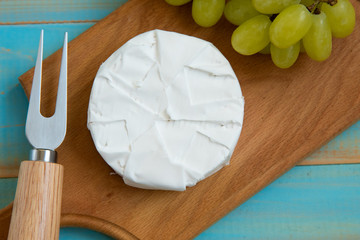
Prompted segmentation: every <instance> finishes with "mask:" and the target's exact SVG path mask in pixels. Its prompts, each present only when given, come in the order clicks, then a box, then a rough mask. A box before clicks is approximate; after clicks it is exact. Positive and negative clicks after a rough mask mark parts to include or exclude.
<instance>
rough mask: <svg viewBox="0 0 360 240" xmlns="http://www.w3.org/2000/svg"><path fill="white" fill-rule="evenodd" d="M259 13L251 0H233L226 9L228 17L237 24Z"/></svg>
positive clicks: (225, 13)
mask: <svg viewBox="0 0 360 240" xmlns="http://www.w3.org/2000/svg"><path fill="white" fill-rule="evenodd" d="M259 14H260V13H259V12H258V11H256V10H255V8H254V7H253V5H252V3H251V0H231V1H229V2H228V3H227V4H226V5H225V9H224V15H225V17H226V19H227V20H228V21H229V22H231V23H232V24H235V25H240V24H242V23H243V22H245V21H246V20H248V19H250V18H252V17H255V16H257V15H259Z"/></svg>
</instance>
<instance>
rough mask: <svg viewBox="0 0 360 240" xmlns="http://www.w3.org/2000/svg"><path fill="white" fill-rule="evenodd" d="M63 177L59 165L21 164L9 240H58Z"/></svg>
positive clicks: (36, 162)
mask: <svg viewBox="0 0 360 240" xmlns="http://www.w3.org/2000/svg"><path fill="white" fill-rule="evenodd" d="M63 175H64V168H63V166H61V165H60V164H56V163H46V162H40V161H23V162H22V163H21V165H20V170H19V179H18V184H17V188H16V194H15V200H14V205H13V210H12V215H11V222H10V229H9V236H8V240H56V239H59V230H60V215H61V199H62V187H63Z"/></svg>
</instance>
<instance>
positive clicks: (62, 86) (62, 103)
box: [54, 32, 68, 143]
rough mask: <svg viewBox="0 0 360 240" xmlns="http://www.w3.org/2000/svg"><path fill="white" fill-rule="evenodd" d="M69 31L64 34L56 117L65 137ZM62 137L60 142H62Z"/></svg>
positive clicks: (57, 125)
mask: <svg viewBox="0 0 360 240" xmlns="http://www.w3.org/2000/svg"><path fill="white" fill-rule="evenodd" d="M67 45H68V33H67V32H66V33H65V36H64V45H63V52H62V58H61V66H60V76H59V83H58V92H57V97H56V107H55V113H54V118H56V122H57V124H56V127H57V128H59V130H60V129H61V130H60V131H59V133H61V135H62V136H59V138H62V139H64V137H65V134H66V119H67V48H68V46H67ZM62 139H61V141H60V143H61V142H62Z"/></svg>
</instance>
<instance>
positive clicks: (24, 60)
mask: <svg viewBox="0 0 360 240" xmlns="http://www.w3.org/2000/svg"><path fill="white" fill-rule="evenodd" d="M121 3H122V0H121V1H115V0H109V1H105V2H101V3H99V0H94V1H90V0H84V1H83V2H82V3H81V4H79V2H73V1H62V3H61V4H59V3H57V2H55V1H53V0H49V1H43V3H42V7H40V8H39V7H38V6H39V5H38V2H37V1H22V0H18V1H7V2H0V6H1V7H0V21H2V20H1V18H6V21H8V23H11V24H15V23H16V24H17V23H21V21H25V20H26V21H27V23H30V22H36V23H39V22H46V23H50V22H53V21H54V18H55V17H57V16H58V14H60V13H61V14H60V15H61V17H62V19H63V20H61V21H62V22H64V21H70V22H71V21H74V20H72V19H77V20H75V21H76V22H79V21H83V20H84V21H87V20H86V19H89V16H90V15H91V17H92V18H93V19H97V20H98V19H100V18H102V17H103V16H105V15H104V12H103V10H104V9H106V12H107V13H110V12H111V11H112V10H115V8H116V7H118V5H119V4H121ZM74 8H75V9H76V11H69V10H70V9H74ZM35 9H36V11H35ZM89 9H91V14H89ZM50 10H51V11H50ZM52 11H57V12H58V14H55V13H53V12H52ZM74 12H75V13H74ZM74 15H76V18H75V16H74ZM35 20H36V21H35ZM97 20H96V21H97ZM4 21H5V20H4ZM0 24H1V23H0ZM92 25H93V23H72V24H64V23H62V24H33V25H22V26H12V25H7V26H5V25H3V26H0V30H1V31H0V39H1V41H0V78H1V82H0V102H2V104H4V105H2V104H1V108H0V109H2V110H3V111H4V112H5V114H1V115H0V178H8V177H17V175H18V171H19V166H20V161H21V159H25V158H26V157H27V156H28V151H29V149H30V145H29V144H28V142H27V139H26V137H25V134H24V125H25V117H26V109H27V99H26V97H25V95H24V93H23V90H22V88H21V86H20V84H19V82H18V80H17V78H18V77H19V75H20V74H21V73H23V72H25V71H26V70H28V69H29V68H31V67H32V66H34V65H35V59H36V48H37V46H38V36H39V34H38V31H39V30H38V29H41V28H43V29H45V31H46V37H45V44H46V45H45V49H44V56H49V55H50V54H51V53H53V52H54V51H55V50H56V49H58V48H59V47H60V46H61V41H59V39H61V38H62V34H63V31H68V32H69V38H70V39H73V38H75V37H76V36H78V35H79V34H81V33H82V32H83V31H85V30H86V29H88V28H89V27H91V26H92ZM23 38H26V39H27V41H26V42H24V41H23ZM359 126H360V122H358V123H357V124H356V126H353V127H351V128H350V129H349V130H347V131H345V132H344V133H343V134H341V135H340V136H339V137H337V138H335V139H334V140H332V141H331V142H330V143H329V144H327V145H326V146H324V147H322V148H321V149H319V150H318V151H316V152H315V153H314V154H312V155H311V156H309V157H308V158H306V159H304V160H303V161H301V162H299V163H298V164H299V165H319V164H342V163H359V162H360V147H359V146H360V144H359V141H360V127H359Z"/></svg>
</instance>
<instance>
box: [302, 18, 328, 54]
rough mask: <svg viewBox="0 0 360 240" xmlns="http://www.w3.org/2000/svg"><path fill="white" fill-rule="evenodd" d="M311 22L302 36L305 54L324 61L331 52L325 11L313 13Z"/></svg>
mask: <svg viewBox="0 0 360 240" xmlns="http://www.w3.org/2000/svg"><path fill="white" fill-rule="evenodd" d="M312 18H313V24H312V26H311V28H310V29H309V31H308V32H307V34H306V35H305V36H304V38H303V44H304V48H305V51H306V53H307V55H308V56H309V57H310V58H312V59H314V60H316V61H324V60H325V59H327V58H328V57H329V56H330V54H331V48H332V40H331V38H332V36H331V28H330V25H329V23H328V21H327V17H326V14H325V13H323V12H322V13H320V14H313V15H312Z"/></svg>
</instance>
